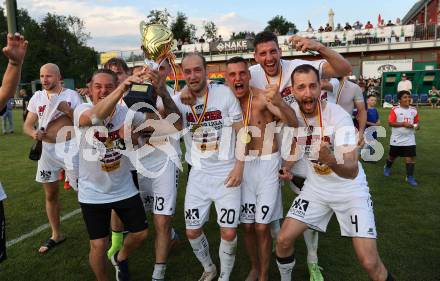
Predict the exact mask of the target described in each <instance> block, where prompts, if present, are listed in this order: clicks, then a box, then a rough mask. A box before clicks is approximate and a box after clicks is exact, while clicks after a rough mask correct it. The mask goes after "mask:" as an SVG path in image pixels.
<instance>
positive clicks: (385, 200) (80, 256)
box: [0, 108, 440, 281]
mask: <svg viewBox="0 0 440 281" xmlns="http://www.w3.org/2000/svg"><path fill="white" fill-rule="evenodd" d="M419 113H420V118H421V130H420V131H418V132H417V135H416V141H417V164H416V172H415V175H416V179H417V180H418V181H419V187H418V188H417V189H413V188H411V187H409V185H408V184H406V182H405V181H404V178H405V165H404V162H403V160H402V159H398V161H397V162H396V163H395V165H394V166H393V174H392V176H391V177H389V178H385V177H384V176H383V175H382V170H383V165H384V158H382V160H381V161H379V162H378V163H375V164H370V163H365V164H363V166H364V169H365V171H366V173H367V179H368V182H369V186H370V191H371V194H372V197H373V201H374V210H375V216H376V225H377V230H378V235H379V236H378V247H379V252H380V255H381V257H382V260H383V261H384V263H385V265H386V266H387V267H388V269H389V270H390V271H391V272H392V273H393V274H394V275H395V277H396V280H402V281H403V280H407V281H419V280H420V281H422V280H423V281H428V280H429V281H430V280H440V273H439V272H440V270H439V268H440V238H439V237H440V235H439V233H440V213H439V206H440V192H439V188H440V180H439V173H438V166H439V164H440V161H439V156H440V153H439V151H440V141H439V138H440V127H439V125H438V124H439V122H440V110H432V109H429V108H420V109H419ZM380 115H381V120H382V124H385V127H386V128H387V138H382V139H380V141H381V142H382V143H383V144H384V148H385V154H387V152H388V141H389V135H390V130H389V128H388V126H387V125H386V123H387V122H386V120H387V117H388V110H380ZM21 120H22V119H21V111H20V110H16V111H15V133H14V134H13V135H9V134H8V135H1V136H0V160H1V161H0V163H1V164H0V165H1V168H0V179H1V181H2V183H3V186H4V187H5V190H6V193H7V195H8V199H7V200H6V201H5V202H4V205H5V212H6V220H7V240H8V241H10V240H12V239H15V238H17V237H20V236H22V235H24V234H26V233H29V232H31V231H32V230H34V229H36V228H38V227H39V226H41V225H43V224H45V223H47V218H46V214H45V209H44V193H43V190H42V187H41V185H40V184H38V183H36V182H35V180H34V178H35V171H36V162H33V161H30V160H28V158H27V157H28V153H29V148H30V146H31V144H32V140H31V139H29V138H28V137H26V136H24V135H23V134H22V128H21V127H22V121H21ZM185 182H186V171H184V173H182V174H181V178H180V185H179V195H178V199H177V200H178V201H177V210H178V211H177V214H176V217H175V219H174V222H173V225H174V227H175V228H176V229H177V230H178V231H179V233H180V235H181V236H182V238H183V239H184V229H185V227H184V217H183V201H184V193H185ZM60 193H61V201H62V215H65V214H67V213H69V212H71V211H73V210H76V209H78V208H79V205H78V203H77V199H76V194H75V192H73V191H72V190H69V191H64V190H63V189H62V187H60ZM283 196H284V197H283V202H284V211H285V212H286V211H287V210H288V208H289V207H290V204H291V202H292V200H293V198H294V195H293V194H292V192H291V191H290V190H289V189H288V188H284V189H283ZM214 214H215V212H211V220H210V222H209V223H208V224H207V225H206V226H205V232H206V234H207V236H208V237H209V242H210V249H211V254H212V256H213V259H214V261H215V262H216V263H217V264H218V254H217V253H218V246H219V240H220V239H219V233H218V232H219V231H218V226H217V225H216V219H215V217H214ZM149 221H150V222H151V217H149ZM62 230H63V231H64V233H65V234H66V236H67V240H66V242H65V243H64V244H62V245H61V246H59V247H56V248H55V249H53V250H52V251H50V252H49V253H48V254H46V255H40V254H39V253H38V251H37V250H38V248H39V246H40V244H41V243H42V241H44V240H46V239H47V238H48V237H49V236H50V231H49V229H47V230H45V231H43V232H40V233H38V234H37V235H35V236H32V237H29V238H27V239H25V240H23V241H21V242H19V243H17V244H15V245H13V246H11V247H9V248H8V259H7V260H6V261H5V262H3V263H2V264H0V280H1V281H7V280H13V281H22V280H36V281H39V280H66V281H79V280H94V276H93V273H92V271H91V269H90V267H89V265H88V251H89V244H88V237H87V234H86V230H85V227H84V223H83V220H82V216H81V215H80V214H78V215H75V216H73V217H71V218H69V219H67V220H66V221H64V222H63V223H62ZM238 241H239V245H238V250H237V258H236V263H235V267H234V271H233V274H232V278H231V280H232V281H235V280H237V281H242V280H244V279H245V277H246V275H247V272H248V270H249V260H248V258H247V255H246V251H245V248H244V243H243V236H242V235H241V233H239V238H238ZM153 243H154V227H153V226H152V224H151V223H150V235H149V238H148V239H147V241H146V242H145V243H144V245H143V246H142V247H141V248H140V249H139V250H137V251H136V252H135V253H134V255H133V256H132V257H131V258H130V271H131V273H132V279H133V280H149V279H151V274H152V270H153V265H154V247H153ZM296 257H297V265H296V267H295V269H294V279H295V280H308V273H307V266H306V250H305V245H304V242H303V241H302V239H300V240H299V241H298V242H297V253H296ZM319 261H320V265H321V266H322V267H323V268H324V271H323V274H324V277H325V279H326V280H353V281H359V280H368V276H367V274H366V273H365V272H364V271H363V270H362V269H361V267H360V266H359V265H358V263H357V260H356V257H355V254H354V251H353V248H352V245H351V241H350V239H347V238H341V237H340V233H339V227H338V225H337V222H336V220H335V219H334V218H333V219H332V221H331V223H330V225H329V229H328V231H327V233H325V234H321V235H320V242H319ZM108 272H109V276H110V278H111V279H113V278H114V277H113V275H114V270H113V268H111V266H110V265H109V271H108ZM201 273H202V267H201V266H200V264H199V263H198V261H197V260H196V258H195V256H194V254H193V253H192V250H191V247H190V245H189V243H188V242H187V241H186V239H184V243H183V244H182V245H181V246H180V247H179V248H177V249H176V250H174V251H173V252H172V254H171V256H170V258H169V263H168V268H167V275H166V276H167V280H173V281H174V280H177V281H180V280H191V281H193V280H198V278H199V277H200V275H201ZM270 275H271V277H270V279H271V280H279V275H278V269H277V268H276V265H275V262H274V261H272V264H271V269H270Z"/></svg>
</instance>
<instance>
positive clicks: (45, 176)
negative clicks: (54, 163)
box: [40, 170, 52, 181]
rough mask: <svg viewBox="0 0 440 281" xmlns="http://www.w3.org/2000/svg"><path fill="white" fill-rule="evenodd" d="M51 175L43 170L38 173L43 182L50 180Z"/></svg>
mask: <svg viewBox="0 0 440 281" xmlns="http://www.w3.org/2000/svg"><path fill="white" fill-rule="evenodd" d="M51 175H52V172H51V171H44V170H42V171H40V177H41V179H42V180H44V181H47V180H50V177H51Z"/></svg>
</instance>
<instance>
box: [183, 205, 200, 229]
mask: <svg viewBox="0 0 440 281" xmlns="http://www.w3.org/2000/svg"><path fill="white" fill-rule="evenodd" d="M185 222H186V224H187V225H199V224H200V213H199V209H197V208H196V209H187V210H185Z"/></svg>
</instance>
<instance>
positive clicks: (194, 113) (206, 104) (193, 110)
mask: <svg viewBox="0 0 440 281" xmlns="http://www.w3.org/2000/svg"><path fill="white" fill-rule="evenodd" d="M208 95H209V88H206V93H205V101H204V102H203V112H202V114H200V116H198V115H197V113H196V109H195V107H194V106H191V111H192V113H193V115H194V118H195V119H196V121H197V125H200V123H202V121H203V117H205V114H206V109H207V108H208Z"/></svg>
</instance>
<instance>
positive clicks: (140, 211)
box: [80, 194, 148, 240]
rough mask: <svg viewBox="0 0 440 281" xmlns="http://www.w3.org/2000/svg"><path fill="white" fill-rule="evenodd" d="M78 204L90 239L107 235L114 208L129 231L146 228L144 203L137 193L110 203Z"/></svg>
mask: <svg viewBox="0 0 440 281" xmlns="http://www.w3.org/2000/svg"><path fill="white" fill-rule="evenodd" d="M80 205H81V211H82V214H83V218H84V222H85V223H86V228H87V232H88V233H89V238H90V240H95V239H100V238H105V237H107V236H108V235H109V233H110V217H111V212H112V210H115V212H116V213H117V214H118V216H119V218H120V219H121V221H122V222H123V223H124V227H125V229H126V230H128V231H129V232H139V231H142V230H145V229H147V228H148V223H147V217H146V216H145V210H144V205H143V204H142V199H141V197H140V196H139V194H136V195H135V196H133V197H130V198H128V199H124V200H121V201H116V202H112V203H105V204H87V203H80Z"/></svg>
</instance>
